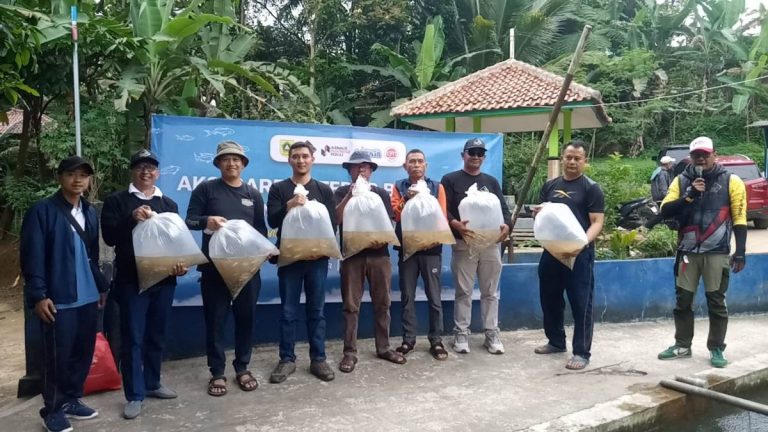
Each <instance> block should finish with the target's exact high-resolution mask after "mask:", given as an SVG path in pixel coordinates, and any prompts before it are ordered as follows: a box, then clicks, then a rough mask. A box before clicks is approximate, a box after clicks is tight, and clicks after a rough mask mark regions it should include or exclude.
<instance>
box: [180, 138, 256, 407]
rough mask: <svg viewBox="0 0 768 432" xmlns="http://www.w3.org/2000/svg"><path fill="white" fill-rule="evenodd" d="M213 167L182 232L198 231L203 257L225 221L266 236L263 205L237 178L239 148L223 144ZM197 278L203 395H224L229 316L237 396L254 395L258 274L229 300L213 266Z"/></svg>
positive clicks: (241, 159)
mask: <svg viewBox="0 0 768 432" xmlns="http://www.w3.org/2000/svg"><path fill="white" fill-rule="evenodd" d="M213 165H214V166H215V167H216V168H218V169H219V171H220V172H221V177H220V178H217V179H213V180H208V181H206V182H203V183H200V184H199V185H198V186H197V187H196V188H195V190H193V191H192V196H191V197H190V198H189V207H188V208H187V219H186V222H187V227H189V229H191V230H203V247H202V250H203V253H204V254H205V255H206V256H208V243H209V242H210V241H211V236H212V235H213V233H214V232H215V231H216V230H218V229H220V228H221V227H223V226H224V224H225V223H226V222H227V220H229V219H242V220H244V221H246V222H248V223H249V224H250V225H251V226H253V227H254V228H256V230H257V231H259V232H260V233H261V235H263V236H264V237H266V236H267V224H266V222H265V220H264V200H262V198H261V194H260V193H259V191H258V190H257V189H256V188H255V187H253V186H251V185H249V184H247V183H246V182H245V181H243V179H242V178H241V177H240V175H241V173H242V172H243V169H244V168H245V167H246V166H248V156H246V155H245V150H244V149H243V146H241V145H240V144H239V143H237V142H235V141H222V142H220V143H219V145H218V146H217V147H216V156H215V157H214V158H213ZM197 270H198V271H199V272H200V273H201V278H200V291H201V294H202V296H203V315H204V316H205V344H206V353H207V357H208V368H209V370H210V373H211V378H210V379H209V380H208V394H209V395H211V396H224V395H225V394H227V378H226V376H225V375H224V369H225V367H226V355H225V353H224V343H223V340H222V339H223V337H224V335H223V334H222V333H223V332H224V326H225V324H226V322H227V317H228V315H229V314H230V312H231V313H232V315H234V319H235V359H234V360H233V361H232V366H233V367H234V369H235V380H236V382H237V386H238V387H239V388H240V390H242V391H253V390H256V388H257V387H258V386H259V384H258V382H257V381H256V378H255V377H254V376H253V374H252V373H251V371H250V370H248V364H249V363H250V361H251V350H252V347H253V322H254V314H255V309H256V301H257V300H258V298H259V291H260V290H261V274H260V273H259V272H256V274H255V275H254V276H253V278H252V279H251V280H250V281H248V283H246V284H245V286H244V287H243V289H242V290H241V291H240V293H239V294H238V295H237V297H236V298H235V299H234V300H233V299H232V295H231V294H230V292H229V290H228V289H227V285H226V283H225V282H224V280H223V279H222V277H221V274H219V271H218V270H217V269H216V267H215V266H214V265H213V264H212V263H206V264H201V265H199V266H197Z"/></svg>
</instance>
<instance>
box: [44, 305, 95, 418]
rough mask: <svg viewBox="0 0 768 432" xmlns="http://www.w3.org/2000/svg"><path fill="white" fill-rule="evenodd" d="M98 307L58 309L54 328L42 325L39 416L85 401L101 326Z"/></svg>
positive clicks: (49, 325) (51, 325)
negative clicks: (98, 329)
mask: <svg viewBox="0 0 768 432" xmlns="http://www.w3.org/2000/svg"><path fill="white" fill-rule="evenodd" d="M98 318H99V307H98V303H97V302H94V303H89V304H87V305H83V306H80V307H76V308H71V309H58V310H57V312H56V320H55V321H54V322H53V323H52V324H45V323H43V356H44V357H45V371H44V373H43V375H44V379H43V402H44V406H43V408H42V409H41V410H40V416H41V417H46V416H47V415H48V414H50V413H54V412H57V411H59V410H61V409H62V405H64V404H65V403H67V402H71V401H73V400H75V399H79V398H81V397H83V384H85V379H86V378H87V377H88V371H90V369H91V361H92V360H93V349H94V345H95V344H96V330H97V326H98Z"/></svg>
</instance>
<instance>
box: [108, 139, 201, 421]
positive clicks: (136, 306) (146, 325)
mask: <svg viewBox="0 0 768 432" xmlns="http://www.w3.org/2000/svg"><path fill="white" fill-rule="evenodd" d="M159 163H160V162H159V160H158V158H157V156H156V155H155V154H154V153H152V152H151V151H149V150H140V151H138V152H137V153H135V154H133V155H132V156H131V163H130V170H131V184H130V185H128V190H125V191H121V192H116V193H114V194H112V195H110V196H109V197H107V199H106V200H104V208H103V209H102V212H101V226H102V234H103V236H104V242H105V243H107V244H108V245H109V246H114V247H115V268H116V269H115V270H116V273H115V284H114V289H113V291H112V295H114V296H115V298H116V299H117V303H118V304H119V306H120V336H121V350H120V351H121V353H120V358H121V360H120V369H121V372H122V375H123V391H124V393H125V398H126V400H127V401H128V402H127V403H126V405H125V407H124V408H123V417H125V418H126V419H133V418H136V417H138V416H139V414H140V413H141V407H142V404H143V401H144V398H145V397H146V396H149V397H154V398H159V399H173V398H175V397H176V392H174V391H173V390H171V389H169V388H168V387H166V386H164V385H163V384H161V383H160V363H161V361H162V359H163V347H164V345H165V329H166V323H167V321H168V317H169V316H170V313H171V304H172V303H173V293H174V291H175V288H176V276H181V275H183V274H185V273H186V272H187V269H186V268H185V267H183V266H181V265H177V266H176V267H175V268H174V269H173V271H172V273H171V274H169V275H168V277H167V278H165V279H163V280H162V281H160V282H158V283H157V284H155V285H154V286H152V287H150V288H149V289H147V290H146V291H144V292H143V293H141V294H139V282H138V275H137V272H136V255H135V254H134V251H133V228H134V227H135V226H136V224H138V223H139V222H141V221H144V220H147V219H149V218H151V217H152V215H153V214H154V213H164V212H173V213H178V211H179V210H178V206H177V205H176V203H175V202H174V201H173V200H172V199H170V198H168V197H167V196H165V195H163V193H162V192H161V191H160V188H158V187H157V186H155V183H156V182H157V179H158V178H159V177H160V171H159V170H158V165H159ZM153 212H154V213H153Z"/></svg>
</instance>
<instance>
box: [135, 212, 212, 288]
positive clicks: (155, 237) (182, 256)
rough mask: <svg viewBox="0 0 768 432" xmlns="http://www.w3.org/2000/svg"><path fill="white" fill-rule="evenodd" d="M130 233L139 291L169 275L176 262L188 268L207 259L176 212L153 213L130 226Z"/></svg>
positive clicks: (205, 261)
mask: <svg viewBox="0 0 768 432" xmlns="http://www.w3.org/2000/svg"><path fill="white" fill-rule="evenodd" d="M132 235H133V251H134V254H135V255H136V270H137V271H138V275H139V292H144V291H145V290H146V289H148V288H150V287H151V286H152V285H155V284H156V283H158V282H160V281H161V280H163V279H165V278H167V277H168V276H170V275H171V271H172V270H173V267H174V266H175V265H176V264H181V265H183V266H184V267H191V266H194V265H197V264H204V263H207V262H208V259H207V258H205V255H203V253H202V252H201V251H200V247H199V246H198V245H197V242H196V241H195V239H194V238H193V237H192V233H191V232H189V229H188V228H187V225H186V224H185V223H184V221H183V220H181V217H180V216H179V215H177V214H176V213H170V212H168V213H159V214H158V213H154V212H153V213H152V217H150V218H149V219H147V220H144V221H141V222H139V223H138V224H137V225H136V226H135V227H134V228H133V233H132Z"/></svg>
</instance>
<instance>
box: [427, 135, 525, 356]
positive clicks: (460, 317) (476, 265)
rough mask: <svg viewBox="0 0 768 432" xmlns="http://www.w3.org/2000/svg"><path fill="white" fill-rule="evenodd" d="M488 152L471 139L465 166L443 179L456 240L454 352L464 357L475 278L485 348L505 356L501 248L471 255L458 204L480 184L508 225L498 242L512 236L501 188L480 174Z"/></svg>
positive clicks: (468, 234)
mask: <svg viewBox="0 0 768 432" xmlns="http://www.w3.org/2000/svg"><path fill="white" fill-rule="evenodd" d="M485 150H486V149H485V143H484V142H483V140H481V139H480V138H473V139H470V140H468V141H467V142H466V144H464V150H463V151H462V152H461V158H462V160H463V161H464V167H463V168H462V169H460V170H458V171H454V172H451V173H448V174H446V175H445V176H443V178H442V180H440V183H441V184H442V185H443V187H444V188H445V195H446V202H447V207H448V223H449V224H450V226H451V230H452V231H453V235H454V237H456V244H455V245H453V246H452V248H453V256H452V257H451V270H452V271H453V280H454V287H455V289H456V297H455V302H454V306H453V319H454V329H453V331H454V342H453V350H454V351H456V352H458V353H462V354H466V353H468V352H469V324H470V322H471V321H472V290H473V288H474V286H475V278H477V279H478V281H479V285H480V315H481V317H480V320H481V322H482V325H483V330H484V331H485V342H484V343H483V346H484V347H485V348H486V349H487V350H488V352H490V353H491V354H503V353H504V345H503V344H502V343H501V339H500V338H499V296H498V293H497V291H498V287H499V278H500V277H501V248H500V247H498V245H493V246H490V247H488V248H487V249H485V250H483V251H480V252H479V253H477V254H476V256H471V255H470V254H469V247H468V246H467V243H466V242H465V241H464V240H463V239H464V238H467V237H471V236H472V230H470V229H468V228H467V223H468V222H469V221H462V220H461V218H460V217H459V203H460V202H461V200H462V199H464V197H465V196H466V191H467V189H469V187H470V186H472V184H474V183H477V188H478V189H479V190H486V191H488V192H491V193H493V194H495V195H496V196H497V197H499V201H501V211H502V213H503V215H504V222H505V223H504V224H503V225H501V226H500V227H499V241H503V240H504V239H506V238H507V237H508V236H509V230H510V224H511V221H510V219H511V215H510V212H509V208H508V207H507V203H506V201H505V200H504V196H503V195H502V194H501V186H499V182H498V181H496V179H495V178H493V177H492V176H490V175H488V174H485V173H483V172H481V171H480V168H481V167H482V165H483V161H484V160H485Z"/></svg>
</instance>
